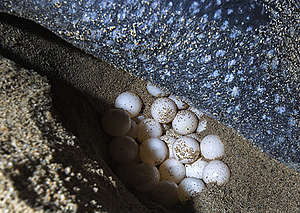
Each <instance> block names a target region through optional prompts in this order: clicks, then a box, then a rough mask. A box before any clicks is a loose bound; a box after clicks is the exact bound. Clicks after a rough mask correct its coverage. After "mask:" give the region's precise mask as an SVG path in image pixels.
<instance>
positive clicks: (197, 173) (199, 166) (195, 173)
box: [184, 159, 208, 179]
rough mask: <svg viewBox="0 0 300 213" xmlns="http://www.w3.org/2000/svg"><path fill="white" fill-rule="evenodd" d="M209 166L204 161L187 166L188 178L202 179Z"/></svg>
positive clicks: (197, 161) (200, 160)
mask: <svg viewBox="0 0 300 213" xmlns="http://www.w3.org/2000/svg"><path fill="white" fill-rule="evenodd" d="M207 164H208V162H207V161H204V160H202V159H198V160H196V161H195V162H194V163H192V164H185V165H184V166H185V171H186V176H187V177H194V178H199V179H202V178H203V170H204V167H205V166H206V165H207Z"/></svg>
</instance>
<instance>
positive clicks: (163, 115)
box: [151, 98, 177, 123]
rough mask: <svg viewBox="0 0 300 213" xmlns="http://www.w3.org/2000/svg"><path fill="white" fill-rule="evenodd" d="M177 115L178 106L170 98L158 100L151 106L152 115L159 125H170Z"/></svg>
mask: <svg viewBox="0 0 300 213" xmlns="http://www.w3.org/2000/svg"><path fill="white" fill-rule="evenodd" d="M176 113H177V107H176V104H175V103H174V101H172V100H171V99H169V98H158V99H156V100H155V101H154V102H153V103H152V105H151V115H152V117H153V118H154V120H156V121H158V122H159V123H170V122H171V121H172V120H173V119H174V118H175V116H176Z"/></svg>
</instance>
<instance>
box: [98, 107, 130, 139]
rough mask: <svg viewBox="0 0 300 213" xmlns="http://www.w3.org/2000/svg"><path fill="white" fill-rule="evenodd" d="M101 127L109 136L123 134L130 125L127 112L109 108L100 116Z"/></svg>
mask: <svg viewBox="0 0 300 213" xmlns="http://www.w3.org/2000/svg"><path fill="white" fill-rule="evenodd" d="M101 122H102V128H103V130H104V132H106V133H107V134H109V135H111V136H124V135H126V133H127V132H128V131H129V129H130V127H131V119H130V116H129V114H128V113H127V112H126V111H124V110H123V109H110V110H108V111H107V112H106V113H105V114H104V116H103V117H102V120H101Z"/></svg>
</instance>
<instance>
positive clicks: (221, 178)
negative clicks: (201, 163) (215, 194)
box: [203, 160, 230, 185]
mask: <svg viewBox="0 0 300 213" xmlns="http://www.w3.org/2000/svg"><path fill="white" fill-rule="evenodd" d="M229 178H230V170H229V168H228V166H227V165H226V164H225V163H223V162H222V161H219V160H213V161H210V162H209V163H208V164H207V165H206V166H205V167H204V169H203V181H204V182H205V183H217V184H218V185H223V184H225V183H227V182H228V181H229Z"/></svg>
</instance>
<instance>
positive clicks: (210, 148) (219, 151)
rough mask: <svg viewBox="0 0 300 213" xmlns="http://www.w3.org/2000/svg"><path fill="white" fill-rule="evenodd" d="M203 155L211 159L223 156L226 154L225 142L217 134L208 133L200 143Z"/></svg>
mask: <svg viewBox="0 0 300 213" xmlns="http://www.w3.org/2000/svg"><path fill="white" fill-rule="evenodd" d="M200 148H201V153H202V155H203V157H205V158H206V159H209V160H213V159H217V158H221V157H223V155H224V154H225V151H224V144H223V143H222V142H221V140H220V138H219V137H218V136H217V135H207V136H205V137H204V138H203V139H202V141H201V143H200Z"/></svg>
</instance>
